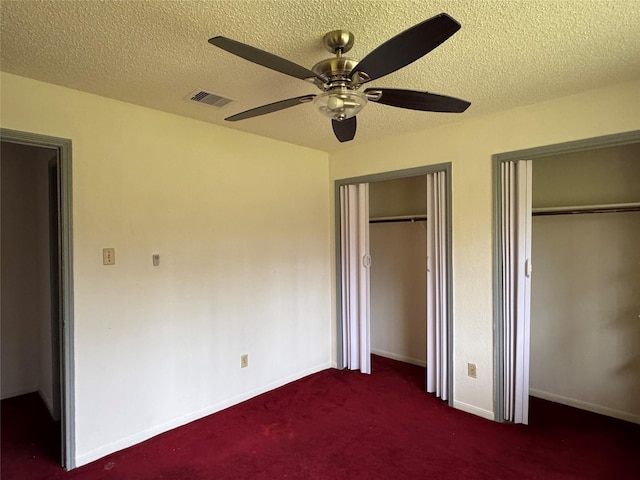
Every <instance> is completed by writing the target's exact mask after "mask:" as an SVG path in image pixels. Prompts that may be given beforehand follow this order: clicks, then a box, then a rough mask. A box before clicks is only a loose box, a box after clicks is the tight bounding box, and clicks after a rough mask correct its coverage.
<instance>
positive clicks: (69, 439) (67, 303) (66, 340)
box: [0, 128, 76, 470]
mask: <svg viewBox="0 0 640 480" xmlns="http://www.w3.org/2000/svg"><path fill="white" fill-rule="evenodd" d="M0 139H1V140H2V141H3V142H9V143H16V144H20V145H27V146H32V147H40V148H48V149H51V150H54V151H56V152H57V155H58V167H57V170H58V178H59V183H58V185H59V204H58V207H57V208H58V218H59V233H60V236H59V239H60V246H59V248H60V253H59V258H60V265H59V278H60V285H59V286H60V321H59V329H60V337H59V340H58V341H59V344H60V365H61V368H60V388H61V395H60V397H61V398H60V407H61V408H60V414H61V430H62V431H61V444H62V452H61V464H62V467H63V468H64V469H65V470H71V469H73V468H75V466H76V462H75V447H76V441H75V440H76V438H75V401H74V399H75V367H74V342H73V340H74V313H73V312H74V310H73V225H72V220H73V209H72V182H71V172H72V167H71V140H69V139H66V138H58V137H50V136H47V135H40V134H36V133H31V132H21V131H17V130H9V129H6V128H0Z"/></svg>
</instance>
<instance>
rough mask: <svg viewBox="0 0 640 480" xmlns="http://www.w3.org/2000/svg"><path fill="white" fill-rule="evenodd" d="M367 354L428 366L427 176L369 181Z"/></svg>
mask: <svg viewBox="0 0 640 480" xmlns="http://www.w3.org/2000/svg"><path fill="white" fill-rule="evenodd" d="M369 235H370V240H369V241H370V253H371V302H370V305H371V353H374V354H376V355H380V356H382V357H387V358H392V359H394V360H399V361H401V362H405V363H411V364H414V365H420V366H421V367H426V366H427V349H426V344H425V339H426V338H427V324H426V321H425V319H426V318H427V296H426V295H425V292H426V291H427V282H426V280H427V279H426V272H427V177H426V176H425V175H420V176H416V177H406V178H399V179H394V180H383V181H379V182H371V183H370V184H369Z"/></svg>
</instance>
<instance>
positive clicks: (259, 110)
mask: <svg viewBox="0 0 640 480" xmlns="http://www.w3.org/2000/svg"><path fill="white" fill-rule="evenodd" d="M314 97H315V95H303V96H302V97H294V98H288V99H287V100H280V101H279V102H274V103H269V104H268V105H262V106H261V107H256V108H252V109H251V110H247V111H244V112H240V113H236V114H235V115H231V116H230V117H227V118H225V120H227V121H228V122H237V121H238V120H246V119H247V118H253V117H258V116H260V115H265V114H267V113H273V112H277V111H278V110H284V109H285V108H289V107H295V106H296V105H300V104H302V103H307V102H310V101H311V100H313V98H314Z"/></svg>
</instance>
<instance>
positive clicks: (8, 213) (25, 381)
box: [0, 129, 75, 470]
mask: <svg viewBox="0 0 640 480" xmlns="http://www.w3.org/2000/svg"><path fill="white" fill-rule="evenodd" d="M0 135H1V140H2V142H1V148H2V163H1V168H2V171H1V179H2V186H1V194H2V202H1V203H2V216H1V220H2V249H1V254H2V262H1V264H2V283H1V286H2V290H1V293H2V295H1V296H2V302H1V305H2V308H1V310H2V312H1V323H2V325H1V327H2V400H3V402H2V410H3V411H2V415H3V420H4V418H5V416H6V418H7V421H6V422H5V421H3V449H4V448H12V449H15V450H17V451H22V449H23V448H24V445H25V442H27V443H28V444H29V445H32V446H34V447H33V448H35V450H37V451H38V452H40V453H42V454H46V455H51V456H52V460H54V461H57V462H59V464H60V465H62V466H63V467H64V468H65V469H67V470H70V469H72V468H74V467H75V451H74V445H75V444H74V429H73V413H74V408H73V398H74V395H73V368H72V366H73V315H72V305H73V288H72V258H71V142H70V141H69V140H66V139H60V138H54V137H47V136H43V135H37V134H32V133H26V132H18V131H13V130H7V129H1V132H0ZM9 418H10V419H11V421H9Z"/></svg>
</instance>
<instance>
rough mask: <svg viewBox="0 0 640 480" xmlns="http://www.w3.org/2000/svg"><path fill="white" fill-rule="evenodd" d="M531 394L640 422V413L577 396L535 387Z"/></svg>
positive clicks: (530, 390) (530, 391)
mask: <svg viewBox="0 0 640 480" xmlns="http://www.w3.org/2000/svg"><path fill="white" fill-rule="evenodd" d="M529 395H531V396H532V397H537V398H541V399H543V400H549V401H551V402H555V403H561V404H562V405H567V406H569V407H575V408H580V409H582V410H587V411H589V412H593V413H599V414H600V415H606V416H608V417H613V418H618V419H620V420H626V421H627V422H633V423H639V424H640V415H636V414H634V413H629V412H623V411H620V410H615V409H613V408H609V407H604V406H602V405H596V404H594V403H589V402H583V401H582V400H576V399H575V398H569V397H563V396H562V395H556V394H555V393H549V392H543V391H542V390H536V389H534V388H531V389H529Z"/></svg>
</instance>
